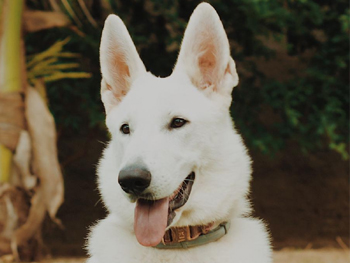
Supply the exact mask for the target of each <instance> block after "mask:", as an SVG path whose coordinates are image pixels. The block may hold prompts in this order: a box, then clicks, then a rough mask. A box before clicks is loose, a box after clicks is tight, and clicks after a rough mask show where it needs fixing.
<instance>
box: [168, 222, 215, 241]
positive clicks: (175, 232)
mask: <svg viewBox="0 0 350 263" xmlns="http://www.w3.org/2000/svg"><path fill="white" fill-rule="evenodd" d="M213 226H214V223H209V224H207V225H201V226H181V227H171V228H169V229H168V230H167V231H166V232H165V234H164V237H163V239H162V243H163V244H164V245H170V244H174V243H179V242H184V241H191V240H195V239H197V237H199V236H200V235H205V234H207V233H208V232H209V231H210V230H212V228H213Z"/></svg>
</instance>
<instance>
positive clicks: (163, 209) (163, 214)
mask: <svg viewBox="0 0 350 263" xmlns="http://www.w3.org/2000/svg"><path fill="white" fill-rule="evenodd" d="M168 209H169V198H168V197H166V198H163V199H160V200H157V201H147V200H142V199H139V200H137V203H136V207H135V218H134V230H135V235H136V238H137V241H139V243H140V244H141V245H143V246H146V247H152V246H156V245H158V244H159V242H160V241H161V240H162V238H163V236H164V233H165V228H166V227H167V221H168Z"/></svg>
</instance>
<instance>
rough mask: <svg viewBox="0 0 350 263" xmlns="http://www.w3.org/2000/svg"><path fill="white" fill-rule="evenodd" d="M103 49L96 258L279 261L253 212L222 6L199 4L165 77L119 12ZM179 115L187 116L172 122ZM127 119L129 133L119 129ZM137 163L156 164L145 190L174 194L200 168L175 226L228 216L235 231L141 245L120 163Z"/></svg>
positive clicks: (155, 262) (170, 262)
mask: <svg viewBox="0 0 350 263" xmlns="http://www.w3.org/2000/svg"><path fill="white" fill-rule="evenodd" d="M100 51H101V54H100V55H101V69H102V76H103V80H102V87H101V96H102V100H103V102H104V105H105V109H106V113H107V117H106V123H107V127H108V129H109V131H110V133H111V136H112V139H111V141H110V143H109V145H108V146H107V148H106V149H105V151H104V154H103V157H102V159H101V161H100V164H99V168H98V185H99V189H100V192H101V195H102V198H103V201H104V203H105V205H106V208H107V209H108V211H109V215H108V216H107V218H106V219H103V220H101V221H99V222H98V223H97V225H96V226H94V227H93V228H92V231H91V234H90V236H89V240H88V252H89V255H90V259H89V260H88V262H89V263H112V262H120V263H140V262H143V263H161V262H164V263H175V262H176V263H179V262H188V263H219V262H220V263H221V262H232V263H233V262H240V263H269V262H271V259H270V253H271V252H270V245H269V238H268V234H267V232H266V230H265V226H264V224H263V223H262V222H261V221H259V220H257V219H253V218H250V217H249V212H250V205H249V202H248V200H247V193H248V191H249V182H250V179H251V166H250V158H249V157H248V154H247V151H246V148H245V146H244V145H243V143H242V139H241V137H240V136H239V135H238V134H237V133H236V131H235V129H234V126H233V124H232V120H231V117H230V113H229V105H230V103H231V92H232V88H233V87H234V86H236V85H237V84H238V76H237V73H236V69H235V63H234V61H233V59H232V58H231V56H230V49H229V43H228V40H227V37H226V34H225V31H224V29H223V26H222V23H221V21H220V19H219V17H218V15H217V13H216V12H215V10H214V9H213V8H212V7H211V6H210V5H209V4H206V3H202V4H200V5H199V6H198V7H197V8H196V9H195V11H194V13H193V14H192V16H191V19H190V21H189V24H188V27H187V29H186V32H185V36H184V40H183V43H182V47H181V51H180V54H179V58H178V61H177V64H176V66H175V68H174V72H173V73H172V75H170V76H169V77H167V78H157V77H155V76H153V75H152V74H151V73H149V72H147V71H146V70H145V67H144V65H143V63H142V61H141V60H140V58H139V56H138V54H137V51H136V49H135V47H134V45H133V43H132V41H131V38H130V36H129V34H128V32H127V30H126V28H125V26H124V24H123V22H122V21H121V20H120V19H119V18H118V17H117V16H115V15H111V16H109V17H108V18H107V20H106V23H105V27H104V30H103V35H102V41H101V49H100ZM155 59H156V58H155ZM174 117H179V118H183V119H185V120H187V121H188V122H187V123H186V124H185V125H184V126H183V127H181V128H179V129H169V124H170V123H171V121H172V119H173V118H174ZM124 123H128V124H129V126H130V134H123V133H121V132H120V127H121V126H122V125H123V124H124ZM135 163H142V164H143V165H145V166H146V167H147V168H148V169H149V171H150V172H151V174H152V181H151V184H150V186H149V188H148V189H147V192H148V193H150V194H152V196H153V197H154V198H155V199H161V198H164V197H166V196H170V195H172V193H173V192H174V191H176V190H177V189H178V187H179V185H181V183H182V182H183V181H184V180H185V178H186V177H187V176H188V175H189V174H190V173H191V172H192V171H193V172H195V174H196V178H195V181H194V184H193V188H192V192H191V194H190V197H189V199H188V201H187V203H186V204H185V205H184V206H183V207H181V208H180V209H179V210H178V211H177V212H176V217H175V219H174V220H173V223H172V225H171V226H185V225H202V224H208V223H210V222H215V223H216V224H219V223H221V222H224V221H230V222H231V229H230V231H229V232H228V234H227V235H226V236H224V237H223V238H221V239H220V240H219V241H216V242H213V243H210V244H207V245H204V246H200V247H196V248H191V249H187V250H159V249H156V248H152V247H143V246H141V245H140V244H139V243H138V242H137V240H136V237H135V236H134V233H133V222H134V208H135V203H132V202H130V200H129V199H128V197H127V196H126V194H125V193H124V192H123V191H122V189H121V188H120V186H119V184H118V174H119V171H120V170H121V169H122V168H123V167H126V166H128V165H131V164H135Z"/></svg>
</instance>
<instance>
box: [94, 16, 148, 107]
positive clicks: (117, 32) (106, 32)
mask: <svg viewBox="0 0 350 263" xmlns="http://www.w3.org/2000/svg"><path fill="white" fill-rule="evenodd" d="M100 63H101V71H102V83H101V97H102V101H103V103H104V106H105V109H106V112H107V113H108V112H109V111H110V109H111V108H112V107H113V106H115V105H117V104H118V103H119V102H120V101H121V99H122V98H123V97H124V96H125V95H126V93H127V92H128V90H129V88H130V86H131V84H132V82H133V81H134V80H135V79H136V78H137V76H139V75H140V74H142V73H144V72H146V69H145V66H144V65H143V63H142V61H141V59H140V57H139V55H138V53H137V50H136V48H135V45H134V43H133V42H132V40H131V37H130V35H129V33H128V30H127V29H126V27H125V25H124V23H123V21H122V20H121V19H120V18H119V17H118V16H116V15H110V16H108V18H107V19H106V22H105V26H104V29H103V32H102V38H101V45H100Z"/></svg>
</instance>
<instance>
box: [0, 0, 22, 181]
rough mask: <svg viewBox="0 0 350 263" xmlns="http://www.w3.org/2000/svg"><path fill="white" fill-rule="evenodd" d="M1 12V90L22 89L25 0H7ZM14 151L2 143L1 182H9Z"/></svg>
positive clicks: (0, 159) (3, 2)
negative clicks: (22, 39) (22, 26)
mask: <svg viewBox="0 0 350 263" xmlns="http://www.w3.org/2000/svg"><path fill="white" fill-rule="evenodd" d="M0 3H1V4H2V7H1V11H2V12H1V14H2V17H3V20H2V29H1V30H0V32H2V35H1V36H0V92H4V93H6V92H13V91H18V90H20V89H21V83H22V82H21V70H20V69H21V57H20V56H21V22H22V11H23V0H5V1H1V2H0ZM11 163H12V152H11V151H10V150H9V149H8V148H6V147H5V146H3V145H0V182H8V181H9V179H10V174H11Z"/></svg>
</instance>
